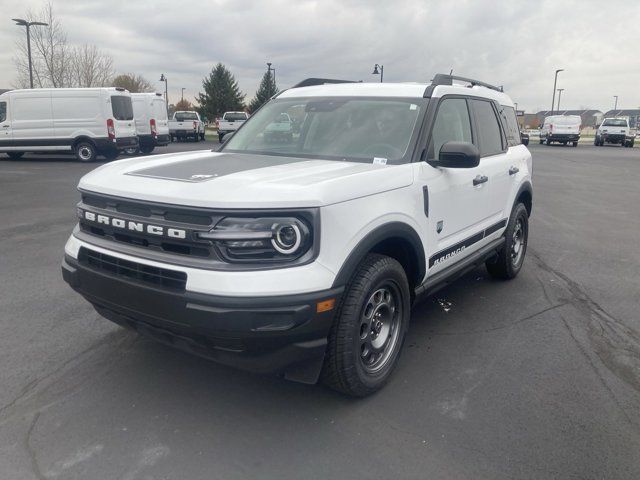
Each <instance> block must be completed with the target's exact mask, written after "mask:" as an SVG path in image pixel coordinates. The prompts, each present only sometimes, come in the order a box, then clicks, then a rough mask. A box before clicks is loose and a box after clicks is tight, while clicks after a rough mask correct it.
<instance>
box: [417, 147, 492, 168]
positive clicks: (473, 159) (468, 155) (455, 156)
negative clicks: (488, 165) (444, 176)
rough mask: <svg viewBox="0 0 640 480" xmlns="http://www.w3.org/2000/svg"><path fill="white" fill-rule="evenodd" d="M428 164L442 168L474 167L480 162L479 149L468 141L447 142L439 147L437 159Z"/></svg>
mask: <svg viewBox="0 0 640 480" xmlns="http://www.w3.org/2000/svg"><path fill="white" fill-rule="evenodd" d="M429 164H430V165H431V166H433V167H442V168H474V167H477V166H478V165H479V164H480V150H478V147H476V146H475V145H474V144H473V143H469V142H447V143H445V144H444V145H442V147H440V153H439V155H438V160H432V161H430V162H429Z"/></svg>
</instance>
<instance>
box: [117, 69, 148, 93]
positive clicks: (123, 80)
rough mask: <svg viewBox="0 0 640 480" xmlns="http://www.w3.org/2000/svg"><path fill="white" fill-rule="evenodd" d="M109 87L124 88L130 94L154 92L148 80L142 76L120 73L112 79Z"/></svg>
mask: <svg viewBox="0 0 640 480" xmlns="http://www.w3.org/2000/svg"><path fill="white" fill-rule="evenodd" d="M111 86H113V87H122V88H126V89H127V90H129V91H130V92H131V93H143V92H154V91H155V88H153V85H151V82H150V81H149V80H147V79H146V78H144V77H143V76H142V75H136V74H135V73H121V74H120V75H118V76H117V77H115V78H114V79H113V81H112V82H111Z"/></svg>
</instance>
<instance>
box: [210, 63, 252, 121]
mask: <svg viewBox="0 0 640 480" xmlns="http://www.w3.org/2000/svg"><path fill="white" fill-rule="evenodd" d="M202 88H203V89H204V93H199V94H198V103H199V104H200V108H199V109H198V110H199V112H200V114H201V115H203V114H204V115H203V116H205V117H207V118H208V119H214V118H216V117H221V116H222V114H223V113H224V112H228V111H233V110H235V111H238V110H243V109H244V97H245V95H244V93H242V92H241V91H240V87H238V82H237V81H236V79H235V78H234V76H233V74H232V73H231V72H230V71H229V70H228V69H227V67H225V66H224V65H223V64H222V63H218V64H217V65H216V66H215V67H213V69H212V70H211V73H210V74H209V76H208V77H205V78H204V79H203V80H202Z"/></svg>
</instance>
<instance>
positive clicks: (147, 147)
mask: <svg viewBox="0 0 640 480" xmlns="http://www.w3.org/2000/svg"><path fill="white" fill-rule="evenodd" d="M155 148H156V147H155V145H144V146H141V147H140V151H141V152H142V153H144V154H145V155H149V154H150V153H151V152H153V150H154V149H155Z"/></svg>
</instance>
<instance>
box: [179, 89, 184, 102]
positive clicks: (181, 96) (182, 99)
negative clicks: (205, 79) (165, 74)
mask: <svg viewBox="0 0 640 480" xmlns="http://www.w3.org/2000/svg"><path fill="white" fill-rule="evenodd" d="M181 90H182V94H181V95H180V101H181V102H184V87H182V89H181Z"/></svg>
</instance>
